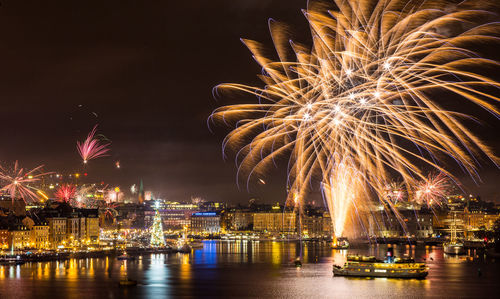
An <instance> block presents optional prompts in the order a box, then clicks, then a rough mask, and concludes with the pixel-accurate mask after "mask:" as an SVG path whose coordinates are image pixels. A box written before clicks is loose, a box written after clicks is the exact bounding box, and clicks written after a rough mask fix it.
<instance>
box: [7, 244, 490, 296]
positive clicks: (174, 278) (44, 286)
mask: <svg viewBox="0 0 500 299" xmlns="http://www.w3.org/2000/svg"><path fill="white" fill-rule="evenodd" d="M385 250H386V247H385V246H384V245H379V246H372V247H369V246H364V247H361V248H358V249H350V250H349V253H359V254H371V255H377V256H378V257H383V256H384V253H385ZM395 252H396V254H397V255H401V254H403V253H408V254H410V255H412V256H414V257H415V258H416V259H417V260H420V259H423V258H426V259H427V261H428V263H429V267H430V272H429V276H428V277H427V279H425V280H401V279H385V278H376V279H366V278H345V277H333V275H332V271H331V270H332V263H333V262H334V261H337V262H341V261H342V260H343V259H344V258H345V254H346V253H345V251H338V250H331V249H330V248H329V247H328V246H327V245H326V244H323V245H322V244H319V243H307V244H304V245H303V249H302V256H303V260H304V263H303V267H302V268H295V267H294V266H293V264H292V263H291V261H292V260H293V259H294V258H295V257H296V256H297V255H299V254H300V246H299V244H298V243H293V242H242V241H234V242H224V241H206V242H204V248H203V249H197V250H194V252H193V253H192V254H171V255H163V254H153V255H148V256H143V257H142V258H140V259H138V260H136V261H127V262H120V261H117V260H116V259H114V258H94V259H79V260H76V259H73V260H68V261H64V262H42V263H27V264H24V265H21V266H0V295H1V296H2V299H3V298H35V297H36V298H51V299H52V298H54V299H55V298H72V299H73V298H75V299H77V298H85V299H90V298H138V297H139V298H165V297H217V298H222V297H260V298H278V297H279V298H283V297H286V298H308V297H309V298H311V297H314V298H327V297H328V298H333V297H334V298H377V297H380V298H388V297H391V298H393V297H396V298H398V297H399V298H423V297H435V298H477V297H482V298H494V297H496V298H498V296H499V295H498V294H499V291H500V288H499V287H498V282H499V281H500V267H499V265H498V261H495V260H491V259H486V258H485V257H484V255H481V254H477V252H475V251H471V252H469V255H468V256H464V257H448V256H444V255H443V252H442V249H441V248H439V247H424V246H418V247H415V246H412V247H410V246H397V247H396V250H395ZM431 257H432V259H433V260H432V261H431V260H430V258H431ZM478 269H481V274H482V275H481V276H479V275H478ZM125 276H128V277H129V278H131V279H134V280H137V281H138V282H139V285H138V286H135V287H120V286H118V281H119V280H120V277H125Z"/></svg>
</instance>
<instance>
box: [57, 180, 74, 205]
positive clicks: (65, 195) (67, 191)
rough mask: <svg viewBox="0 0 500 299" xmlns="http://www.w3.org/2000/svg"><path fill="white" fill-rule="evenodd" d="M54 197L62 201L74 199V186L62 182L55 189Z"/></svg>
mask: <svg viewBox="0 0 500 299" xmlns="http://www.w3.org/2000/svg"><path fill="white" fill-rule="evenodd" d="M55 196H56V198H57V199H58V200H59V201H62V202H69V201H70V200H72V199H75V196H76V187H75V186H73V185H71V184H64V185H61V186H60V187H59V189H57V191H56V193H55Z"/></svg>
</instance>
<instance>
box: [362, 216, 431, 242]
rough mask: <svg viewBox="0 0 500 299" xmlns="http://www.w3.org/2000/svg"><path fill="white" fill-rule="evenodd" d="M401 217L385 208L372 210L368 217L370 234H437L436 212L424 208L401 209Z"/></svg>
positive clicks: (417, 235) (374, 235)
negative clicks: (435, 226) (435, 227)
mask: <svg viewBox="0 0 500 299" xmlns="http://www.w3.org/2000/svg"><path fill="white" fill-rule="evenodd" d="M399 214H400V216H401V219H398V217H396V216H395V215H394V214H393V213H390V212H386V211H384V210H376V211H372V217H369V218H368V227H369V235H370V236H373V237H385V238H390V237H417V238H428V237H432V236H434V235H435V231H434V226H433V224H434V214H433V213H432V212H431V211H427V210H424V209H419V210H412V209H399Z"/></svg>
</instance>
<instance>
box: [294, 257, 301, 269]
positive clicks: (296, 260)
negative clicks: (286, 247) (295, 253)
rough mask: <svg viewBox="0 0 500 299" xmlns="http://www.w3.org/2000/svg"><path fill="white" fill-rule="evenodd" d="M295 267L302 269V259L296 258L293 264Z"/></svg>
mask: <svg viewBox="0 0 500 299" xmlns="http://www.w3.org/2000/svg"><path fill="white" fill-rule="evenodd" d="M293 264H294V265H295V267H297V268H300V267H302V261H301V260H300V257H298V258H296V259H295V261H294V262H293Z"/></svg>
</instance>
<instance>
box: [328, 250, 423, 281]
mask: <svg viewBox="0 0 500 299" xmlns="http://www.w3.org/2000/svg"><path fill="white" fill-rule="evenodd" d="M333 274H334V275H335V276H354V277H386V278H425V277H426V276H427V274H429V268H428V267H427V266H426V265H425V263H416V262H415V260H414V259H412V258H397V257H394V256H393V249H392V248H388V251H387V258H386V259H385V260H379V259H377V258H375V257H374V256H359V255H349V256H347V262H345V264H344V265H343V266H338V265H333Z"/></svg>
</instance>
